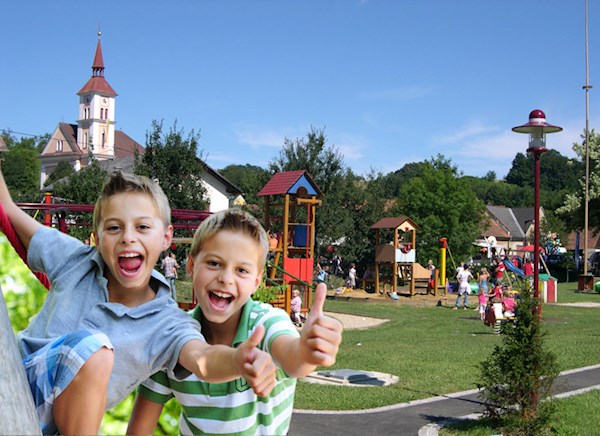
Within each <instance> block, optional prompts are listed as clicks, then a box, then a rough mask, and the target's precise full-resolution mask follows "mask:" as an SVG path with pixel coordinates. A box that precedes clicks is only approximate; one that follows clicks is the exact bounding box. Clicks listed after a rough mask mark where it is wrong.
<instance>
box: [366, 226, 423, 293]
mask: <svg viewBox="0 0 600 436" xmlns="http://www.w3.org/2000/svg"><path fill="white" fill-rule="evenodd" d="M371 229H374V230H375V231H376V235H375V247H376V248H375V289H376V290H379V282H380V272H381V267H382V265H383V264H387V265H389V266H391V273H390V274H389V276H390V280H391V291H392V292H394V293H395V292H396V291H397V285H398V280H399V279H403V280H405V281H408V280H410V295H411V296H413V295H414V294H415V280H416V277H415V276H416V274H415V262H416V255H417V250H416V246H417V236H416V232H417V230H418V229H419V226H417V225H416V224H415V223H414V222H413V221H412V220H411V219H410V218H409V217H406V216H402V217H391V218H382V219H381V220H379V221H377V222H376V223H375V224H373V225H372V226H371ZM382 233H385V234H386V238H387V239H384V240H383V241H382Z"/></svg>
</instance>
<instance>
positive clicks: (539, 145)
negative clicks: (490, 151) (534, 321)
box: [512, 109, 562, 320]
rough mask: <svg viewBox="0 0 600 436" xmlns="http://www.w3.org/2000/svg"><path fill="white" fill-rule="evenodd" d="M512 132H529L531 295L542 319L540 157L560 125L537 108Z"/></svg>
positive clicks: (536, 311)
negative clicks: (531, 162) (550, 121)
mask: <svg viewBox="0 0 600 436" xmlns="http://www.w3.org/2000/svg"><path fill="white" fill-rule="evenodd" d="M512 130H513V132H517V133H528V134H529V148H528V149H527V153H531V154H532V155H533V158H534V183H535V185H534V209H535V210H534V212H533V214H534V215H533V216H534V223H533V235H534V236H533V240H534V241H533V297H534V298H535V299H536V303H535V306H534V309H533V310H534V312H535V314H537V316H538V317H539V318H540V320H541V319H542V302H541V301H540V277H539V272H540V250H539V249H540V157H541V155H542V154H543V153H545V152H547V151H548V149H547V148H546V134H547V133H555V132H560V131H561V130H562V127H558V126H553V125H551V124H548V123H546V115H545V114H544V112H542V111H541V110H539V109H535V110H533V111H531V113H530V114H529V122H528V123H526V124H523V125H522V126H517V127H513V129H512Z"/></svg>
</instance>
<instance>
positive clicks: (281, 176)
mask: <svg viewBox="0 0 600 436" xmlns="http://www.w3.org/2000/svg"><path fill="white" fill-rule="evenodd" d="M302 176H304V177H306V178H307V180H308V181H309V182H310V183H311V185H312V186H313V187H314V188H315V190H316V191H317V192H318V193H319V195H321V190H320V189H319V187H318V186H317V185H315V183H314V182H313V180H312V179H311V178H310V176H309V175H308V173H307V172H306V170H296V171H283V172H281V173H276V174H274V175H273V177H271V180H269V181H268V182H267V184H266V185H265V186H264V187H263V188H262V189H261V190H260V192H259V193H258V194H257V195H258V196H259V197H266V196H267V195H284V194H287V193H288V191H289V190H290V189H291V188H292V186H294V184H295V183H296V182H297V181H298V180H300V178H301V177H302Z"/></svg>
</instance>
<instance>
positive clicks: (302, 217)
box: [257, 170, 323, 312]
mask: <svg viewBox="0 0 600 436" xmlns="http://www.w3.org/2000/svg"><path fill="white" fill-rule="evenodd" d="M257 195H258V196H260V197H264V200H265V218H264V226H265V229H267V230H268V231H270V232H275V233H277V240H278V242H277V248H275V249H274V250H273V251H274V256H273V259H272V260H271V262H270V265H269V266H270V271H269V274H268V279H269V281H270V282H271V283H278V284H280V283H285V284H287V285H288V286H287V291H286V292H285V294H284V295H281V297H280V298H278V299H277V300H275V301H273V302H272V303H273V304H274V305H275V306H279V307H282V308H284V309H285V310H286V311H287V312H289V311H290V301H291V293H292V290H293V289H298V290H300V294H301V296H302V300H303V304H302V307H303V310H304V311H306V310H308V309H309V308H310V305H311V298H312V293H311V287H310V283H311V282H312V279H313V272H314V268H315V261H314V258H315V255H314V250H315V216H316V210H317V206H319V205H321V202H322V200H321V199H320V198H321V197H322V196H323V193H322V192H321V190H320V189H319V187H318V186H317V185H316V184H315V182H314V181H313V180H312V178H311V177H310V175H309V174H308V173H307V172H306V171H305V170H298V171H284V172H281V173H276V174H274V175H273V177H272V178H271V179H270V180H269V181H268V182H267V184H266V185H265V186H264V187H263V188H262V189H261V190H260V192H259V193H258V194H257Z"/></svg>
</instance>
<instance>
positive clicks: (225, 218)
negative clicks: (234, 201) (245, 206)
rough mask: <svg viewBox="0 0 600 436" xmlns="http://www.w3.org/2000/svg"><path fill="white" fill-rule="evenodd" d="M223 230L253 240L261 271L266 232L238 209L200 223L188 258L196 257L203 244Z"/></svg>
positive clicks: (227, 210)
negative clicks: (257, 251) (257, 247)
mask: <svg viewBox="0 0 600 436" xmlns="http://www.w3.org/2000/svg"><path fill="white" fill-rule="evenodd" d="M223 230H229V231H231V232H240V233H242V234H243V235H246V236H248V237H250V238H251V239H252V240H254V241H255V242H256V243H257V244H258V246H259V248H260V253H259V257H258V261H259V264H258V266H259V268H261V269H262V268H264V265H265V262H266V260H267V253H268V252H269V237H268V236H267V232H266V231H265V229H264V228H263V226H262V225H261V224H260V222H258V220H257V219H256V218H254V217H253V216H252V215H250V214H248V213H246V212H244V211H242V210H240V209H226V210H222V211H220V212H216V213H214V214H212V215H210V216H209V217H208V218H206V219H205V220H204V221H202V223H200V225H199V226H198V228H197V229H196V232H195V233H194V239H193V241H192V246H191V247H190V253H189V256H190V257H191V258H194V257H196V256H197V255H198V253H199V252H200V250H202V246H203V245H204V243H205V242H206V241H208V240H209V239H210V238H212V237H213V236H214V235H215V234H217V233H218V232H220V231H223Z"/></svg>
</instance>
